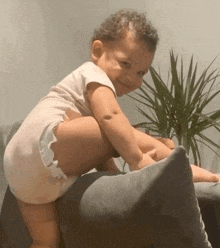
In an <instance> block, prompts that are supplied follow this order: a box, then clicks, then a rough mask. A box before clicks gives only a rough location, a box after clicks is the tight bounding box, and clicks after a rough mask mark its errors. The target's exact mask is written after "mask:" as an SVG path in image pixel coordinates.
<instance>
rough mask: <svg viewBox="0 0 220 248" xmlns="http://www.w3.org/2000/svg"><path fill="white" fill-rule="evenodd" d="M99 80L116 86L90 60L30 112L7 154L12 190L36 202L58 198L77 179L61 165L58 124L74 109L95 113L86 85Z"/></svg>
mask: <svg viewBox="0 0 220 248" xmlns="http://www.w3.org/2000/svg"><path fill="white" fill-rule="evenodd" d="M91 82H97V83H100V84H103V85H106V86H108V87H110V88H111V89H112V90H113V92H114V93H115V95H116V92H115V88H114V86H113V84H112V82H111V81H110V79H109V78H108V76H107V75H106V73H105V72H104V71H103V70H101V69H100V68H99V67H98V66H96V65H95V64H94V63H93V62H86V63H84V64H83V65H82V66H80V67H79V68H78V69H76V70H75V71H73V72H72V73H71V74H69V75H68V76H67V77H65V78H64V79H63V80H62V81H61V82H60V83H58V84H57V85H56V86H53V87H52V88H51V90H50V92H49V94H48V95H47V96H45V97H43V98H42V99H41V100H40V101H39V103H38V104H37V105H36V107H35V108H34V109H33V110H32V111H31V112H30V114H29V115H28V116H27V118H26V119H25V120H24V122H23V123H22V125H21V127H20V128H19V130H18V131H17V132H16V134H15V135H14V136H13V138H12V139H11V141H10V142H9V144H8V146H7V148H6V150H5V155H4V170H5V175H6V178H7V180H8V183H9V187H10V189H11V191H12V193H13V194H14V195H15V196H16V197H17V198H19V199H20V200H22V201H24V202H28V203H33V204H42V203H48V202H52V201H55V200H56V199H57V198H58V197H60V196H62V195H63V194H64V193H65V192H66V191H67V190H68V189H69V187H70V186H71V185H72V184H73V183H74V182H75V180H76V177H67V176H66V175H65V174H64V173H63V171H62V170H61V169H60V168H59V167H57V165H58V162H57V161H54V159H53V157H54V153H53V151H52V150H51V148H50V147H51V144H52V143H53V142H56V137H55V135H54V133H53V130H54V128H55V127H56V126H57V125H58V124H59V123H60V122H61V121H63V120H64V119H65V113H66V112H67V111H68V110H73V111H76V112H78V113H81V114H82V115H83V116H89V115H91V111H90V107H89V102H88V98H87V91H86V87H87V85H88V84H89V83H91Z"/></svg>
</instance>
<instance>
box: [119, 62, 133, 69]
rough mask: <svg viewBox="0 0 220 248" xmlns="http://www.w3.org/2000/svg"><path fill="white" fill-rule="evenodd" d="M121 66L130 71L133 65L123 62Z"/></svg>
mask: <svg viewBox="0 0 220 248" xmlns="http://www.w3.org/2000/svg"><path fill="white" fill-rule="evenodd" d="M120 64H121V65H122V67H124V68H126V69H130V68H131V64H130V63H128V62H126V61H121V62H120Z"/></svg>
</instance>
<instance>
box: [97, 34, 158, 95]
mask: <svg viewBox="0 0 220 248" xmlns="http://www.w3.org/2000/svg"><path fill="white" fill-rule="evenodd" d="M153 58H154V52H149V51H148V49H147V48H146V46H145V44H144V43H143V42H140V41H137V39H136V38H135V35H134V34H133V33H132V32H128V34H127V36H126V38H124V39H122V40H119V41H115V42H109V43H108V44H107V45H106V44H104V52H103V54H102V56H101V57H100V58H99V60H98V61H97V65H98V66H99V67H100V68H101V69H102V70H104V71H105V72H106V74H107V75H108V77H109V78H110V80H111V81H112V83H113V85H114V86H115V89H116V93H117V95H118V96H122V95H124V94H127V93H129V92H131V91H133V90H135V89H137V88H139V87H140V86H141V84H142V81H143V76H144V75H145V74H146V73H147V72H148V70H149V68H150V66H151V63H152V61H153Z"/></svg>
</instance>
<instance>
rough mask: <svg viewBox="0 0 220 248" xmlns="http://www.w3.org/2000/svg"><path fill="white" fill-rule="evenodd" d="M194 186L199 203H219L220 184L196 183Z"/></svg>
mask: <svg viewBox="0 0 220 248" xmlns="http://www.w3.org/2000/svg"><path fill="white" fill-rule="evenodd" d="M194 186H195V192H196V197H197V199H199V200H200V201H210V202H213V201H218V202H220V182H217V183H214V182H198V183H195V184H194Z"/></svg>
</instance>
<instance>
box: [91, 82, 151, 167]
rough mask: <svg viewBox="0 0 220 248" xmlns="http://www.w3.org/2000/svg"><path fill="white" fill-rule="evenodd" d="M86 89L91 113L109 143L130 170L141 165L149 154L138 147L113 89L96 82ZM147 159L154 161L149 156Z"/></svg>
mask: <svg viewBox="0 0 220 248" xmlns="http://www.w3.org/2000/svg"><path fill="white" fill-rule="evenodd" d="M87 90H88V97H89V101H90V106H91V110H92V112H93V115H94V117H95V118H96V120H97V122H98V123H99V125H100V127H101V129H102V130H103V131H104V133H105V135H106V136H107V138H108V140H109V141H110V143H111V144H112V145H113V147H114V148H115V149H116V151H117V152H118V153H119V154H120V156H121V157H122V158H123V159H124V160H125V161H126V162H127V163H128V164H129V167H130V169H131V170H134V169H139V168H141V167H143V166H144V164H146V162H144V160H145V158H147V157H149V156H148V155H143V153H142V151H141V150H140V148H139V147H138V144H137V141H136V139H135V136H134V132H133V128H132V126H131V125H130V123H129V121H128V119H127V118H126V117H125V115H124V114H123V113H122V111H121V108H120V107H119V105H118V103H117V100H116V99H115V95H114V93H113V91H112V90H111V89H110V88H108V87H106V86H103V85H101V84H98V83H90V84H89V85H88V86H87ZM149 160H151V163H153V162H154V160H153V159H151V158H150V157H149Z"/></svg>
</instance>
